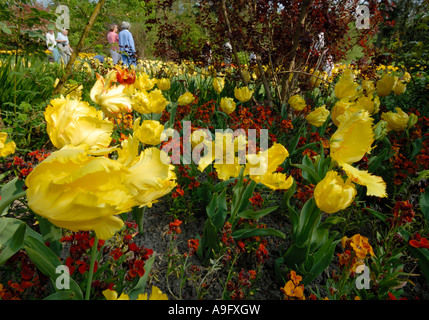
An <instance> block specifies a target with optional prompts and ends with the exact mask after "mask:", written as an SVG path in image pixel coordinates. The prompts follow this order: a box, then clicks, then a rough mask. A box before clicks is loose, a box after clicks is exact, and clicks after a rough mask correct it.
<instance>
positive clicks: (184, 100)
mask: <svg viewBox="0 0 429 320" xmlns="http://www.w3.org/2000/svg"><path fill="white" fill-rule="evenodd" d="M194 100H195V97H194V95H193V94H192V93H190V92H189V91H188V92H185V93H184V94H182V95H181V96H180V97H179V99H178V100H177V102H178V104H179V106H186V105H188V104H191V103H192V102H194Z"/></svg>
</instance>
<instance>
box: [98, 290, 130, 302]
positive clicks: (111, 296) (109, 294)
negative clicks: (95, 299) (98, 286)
mask: <svg viewBox="0 0 429 320" xmlns="http://www.w3.org/2000/svg"><path fill="white" fill-rule="evenodd" d="M102 294H103V296H104V297H105V298H106V300H130V297H129V295H127V294H126V293H124V292H122V293H121V295H120V296H119V297H118V293H117V292H116V291H115V290H112V289H106V290H104V291H103V292H102Z"/></svg>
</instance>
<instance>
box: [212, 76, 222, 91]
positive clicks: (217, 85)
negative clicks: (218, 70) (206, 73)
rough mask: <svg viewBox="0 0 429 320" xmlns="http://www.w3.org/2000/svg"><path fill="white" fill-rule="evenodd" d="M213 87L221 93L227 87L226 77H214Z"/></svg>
mask: <svg viewBox="0 0 429 320" xmlns="http://www.w3.org/2000/svg"><path fill="white" fill-rule="evenodd" d="M213 87H214V89H215V90H216V92H217V93H221V92H222V90H223V88H224V87H225V78H220V77H216V78H213Z"/></svg>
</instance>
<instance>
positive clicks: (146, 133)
mask: <svg viewBox="0 0 429 320" xmlns="http://www.w3.org/2000/svg"><path fill="white" fill-rule="evenodd" d="M133 131H134V136H135V137H136V138H137V139H138V140H139V141H141V142H142V143H143V144H146V145H152V146H155V145H158V144H160V143H161V134H162V132H163V131H164V125H162V124H161V123H160V122H159V121H156V120H144V121H143V122H142V124H141V125H140V118H138V119H136V120H135V121H134V127H133Z"/></svg>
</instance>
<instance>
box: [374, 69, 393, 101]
mask: <svg viewBox="0 0 429 320" xmlns="http://www.w3.org/2000/svg"><path fill="white" fill-rule="evenodd" d="M396 81H397V79H396V78H395V76H392V75H389V74H384V75H383V77H382V78H381V79H380V80H378V81H377V94H378V95H379V96H380V97H386V96H388V95H389V94H390V93H391V92H392V90H393V88H394V87H395V84H396Z"/></svg>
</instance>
